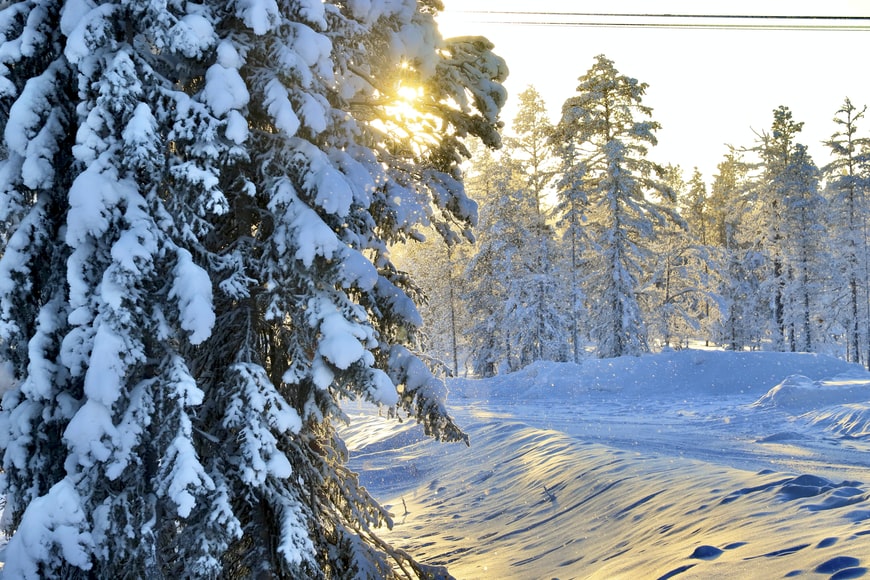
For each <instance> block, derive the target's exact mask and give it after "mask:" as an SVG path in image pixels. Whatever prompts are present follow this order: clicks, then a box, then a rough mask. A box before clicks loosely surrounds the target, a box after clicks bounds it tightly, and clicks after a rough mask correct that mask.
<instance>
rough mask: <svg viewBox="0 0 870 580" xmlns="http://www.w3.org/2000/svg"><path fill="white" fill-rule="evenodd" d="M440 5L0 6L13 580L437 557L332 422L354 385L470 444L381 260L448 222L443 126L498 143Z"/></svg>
mask: <svg viewBox="0 0 870 580" xmlns="http://www.w3.org/2000/svg"><path fill="white" fill-rule="evenodd" d="M438 8H439V3H438V2H437V0H427V1H421V2H415V1H413V0H405V1H400V2H391V3H370V2H362V1H341V2H338V1H328V2H322V1H321V0H278V1H265V0H263V1H260V0H235V1H233V2H229V3H226V2H212V1H207V2H204V3H199V4H191V3H182V2H168V3H166V2H157V3H155V2H144V1H123V2H105V3H101V4H95V3H92V2H89V1H87V0H68V1H66V2H42V1H40V0H28V1H24V2H17V3H13V4H7V5H6V6H5V7H4V8H3V9H2V11H0V41H2V43H0V98H2V102H3V105H2V107H0V124H2V127H3V131H4V138H3V150H4V151H5V156H4V159H3V161H2V164H0V223H2V224H3V229H2V232H0V234H2V245H3V248H2V252H3V255H2V258H0V349H2V352H0V357H2V359H3V360H5V361H8V363H9V366H10V369H11V374H12V375H13V377H14V378H15V382H16V384H15V386H14V388H12V389H11V390H10V391H9V392H7V393H6V394H5V396H4V397H3V402H2V412H0V446H2V450H3V471H4V473H3V479H2V488H3V492H4V493H5V494H6V496H7V501H8V508H7V512H6V513H7V517H6V521H5V525H6V529H7V530H8V531H9V532H10V533H11V535H12V537H11V540H10V542H9V546H8V548H7V552H6V568H5V573H6V574H7V575H9V577H16V578H45V577H70V578H74V577H100V578H125V577H148V578H165V577H214V576H218V575H221V576H226V577H277V578H335V577H341V578H372V577H390V576H419V577H425V576H431V575H439V574H441V575H443V574H445V572H444V571H443V570H440V569H431V568H428V567H426V566H423V565H421V564H418V563H417V562H415V561H414V560H413V559H412V558H411V557H410V556H409V555H408V554H406V553H404V552H402V551H401V550H397V549H394V548H392V547H390V546H388V545H386V544H384V543H383V542H381V541H380V540H379V539H378V538H377V537H376V536H375V535H374V532H373V530H374V529H375V528H376V527H377V526H379V525H382V524H387V525H389V524H390V518H389V515H388V514H387V513H386V511H385V510H384V509H383V508H381V507H380V506H378V505H377V503H376V502H375V501H374V500H373V499H372V498H371V497H370V496H369V495H368V494H367V493H366V492H365V490H364V489H362V488H361V487H360V486H359V485H358V483H357V480H356V476H355V475H354V474H353V473H351V472H349V471H348V469H347V468H346V467H345V461H346V458H347V451H346V450H345V448H344V445H343V443H342V442H341V440H340V438H339V437H337V435H336V432H335V422H336V421H337V420H338V421H340V420H342V419H343V414H342V412H341V409H340V407H339V401H340V400H341V399H342V398H351V399H353V398H364V399H367V400H369V401H372V402H375V403H378V404H383V405H388V406H395V407H396V408H397V409H399V410H400V411H401V412H403V413H407V414H408V415H411V416H413V417H415V418H416V419H417V420H418V421H420V422H421V423H422V424H423V425H424V427H425V430H426V432H427V433H429V434H430V435H432V436H434V437H436V438H438V439H440V440H445V441H455V440H459V441H462V440H465V435H464V434H463V433H462V431H461V430H460V429H459V428H458V427H457V426H456V425H455V424H454V423H453V421H452V420H451V419H450V418H449V416H448V415H447V413H446V410H445V407H444V393H443V388H442V387H441V383H440V381H439V380H437V379H436V378H435V377H434V376H433V375H432V374H431V372H430V371H429V370H428V368H427V367H426V366H425V364H424V363H423V362H422V361H421V360H420V358H419V357H418V356H416V355H415V354H413V353H412V351H411V350H409V348H407V346H406V344H413V341H414V338H415V333H416V331H417V327H418V326H419V324H420V317H419V314H418V312H417V310H416V307H415V305H414V301H413V298H414V297H415V296H416V294H415V292H416V290H415V286H414V284H413V282H412V281H411V280H409V279H408V277H407V276H406V275H405V274H403V273H402V272H400V271H399V270H398V269H397V268H396V267H395V266H394V264H393V262H392V260H391V257H390V253H389V246H390V244H392V243H394V242H397V241H401V240H405V239H412V238H415V237H417V236H418V229H419V227H420V226H431V227H433V228H435V229H436V230H437V231H438V232H439V234H440V235H441V236H442V237H443V238H444V239H445V240H448V241H450V242H451V243H452V242H455V241H456V240H459V239H461V238H462V237H463V236H465V237H469V236H470V234H469V229H470V227H471V226H472V225H473V224H474V223H475V220H476V205H475V204H474V203H473V202H472V201H470V199H469V198H468V197H466V195H465V193H464V190H463V187H462V183H461V177H462V174H461V171H460V163H461V162H462V161H463V160H464V158H465V157H467V155H468V150H467V148H466V146H465V145H464V140H465V139H467V138H470V137H478V138H480V139H481V140H482V141H483V142H484V143H486V144H487V145H488V146H498V144H499V140H500V137H499V134H498V129H499V128H500V122H499V120H498V113H499V109H500V108H501V106H502V104H503V103H504V100H505V93H504V89H503V88H502V86H501V84H500V82H501V81H502V80H503V79H504V77H505V75H506V68H505V66H504V63H503V62H502V61H501V60H500V59H499V58H497V57H495V56H494V55H493V54H492V52H491V48H492V46H491V44H490V43H488V42H487V41H486V40H485V39H482V38H461V39H453V40H447V41H442V40H441V39H440V37H439V35H438V32H437V29H436V27H435V24H434V19H433V18H434V14H435V12H436V11H437V10H438ZM407 87H410V88H412V89H413V91H414V95H415V97H414V98H413V99H412V100H409V98H408V96H407V91H405V92H403V91H402V89H403V88H407ZM408 108H410V110H412V111H415V112H416V113H414V114H410V113H409V114H404V113H403V111H405V110H406V109H408ZM410 135H413V136H414V138H413V139H411V140H409V139H408V136H410Z"/></svg>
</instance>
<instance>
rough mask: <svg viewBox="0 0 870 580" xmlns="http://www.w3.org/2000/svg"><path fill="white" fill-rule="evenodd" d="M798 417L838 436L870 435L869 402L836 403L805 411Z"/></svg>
mask: <svg viewBox="0 0 870 580" xmlns="http://www.w3.org/2000/svg"><path fill="white" fill-rule="evenodd" d="M800 418H801V419H803V420H805V421H807V422H808V423H809V424H810V425H813V426H816V427H820V428H822V429H823V430H825V431H827V432H829V433H832V434H834V435H837V436H839V437H847V438H855V439H857V438H861V437H870V403H852V404H847V405H836V406H834V407H830V408H827V409H823V410H818V411H811V412H809V413H805V414H803V415H801V417H800Z"/></svg>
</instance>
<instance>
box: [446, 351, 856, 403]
mask: <svg viewBox="0 0 870 580" xmlns="http://www.w3.org/2000/svg"><path fill="white" fill-rule="evenodd" d="M791 375H800V376H803V377H806V378H807V379H808V380H810V381H815V380H821V379H828V378H829V377H831V376H834V375H842V376H843V377H849V380H852V381H858V382H863V383H866V384H870V373H868V372H867V371H865V370H863V369H862V368H861V367H860V366H858V365H856V364H853V363H847V362H845V361H842V360H839V359H837V358H834V357H831V356H827V355H818V354H806V353H781V352H723V351H706V350H691V349H686V350H681V351H671V352H663V353H656V354H648V355H644V356H640V357H620V358H615V359H586V360H584V361H582V362H581V363H580V364H573V363H554V362H536V363H533V364H531V365H529V366H527V367H525V368H524V369H522V370H520V371H517V372H515V373H510V374H505V375H499V376H496V377H492V378H488V379H480V380H477V379H455V380H453V381H451V383H450V387H451V396H452V397H454V398H459V399H475V400H503V399H514V400H539V399H553V398H565V397H572V398H573V397H578V396H582V395H583V394H586V393H589V392H625V393H648V394H649V395H656V394H674V393H679V394H680V395H681V396H683V397H687V398H694V397H695V396H696V395H700V396H704V397H709V396H730V395H761V394H763V393H764V392H765V391H766V390H767V389H769V388H770V386H771V385H777V384H778V383H780V382H781V381H783V380H785V379H787V378H788V377H789V376H791ZM844 380H845V379H844ZM868 393H870V391H868ZM865 398H866V399H870V394H868V396H867V397H865ZM836 402H843V401H836Z"/></svg>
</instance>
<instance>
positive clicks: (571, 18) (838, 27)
mask: <svg viewBox="0 0 870 580" xmlns="http://www.w3.org/2000/svg"><path fill="white" fill-rule="evenodd" d="M449 14H450V15H458V14H468V15H477V16H481V17H487V16H492V17H498V19H494V18H473V19H466V21H467V22H474V23H478V24H501V25H519V26H569V27H582V28H652V29H671V30H802V31H837V32H850V31H851V32H867V31H870V16H828V15H794V14H782V15H779V14H763V15H742V14H641V13H615V12H538V11H509V10H456V11H450V13H449ZM514 16H516V17H523V18H516V19H512V18H510V17H514ZM529 17H533V18H538V19H532V18H529ZM545 18H546V19H545ZM591 19H598V20H591ZM601 19H605V20H601ZM606 19H617V20H614V21H609V20H606ZM618 19H622V20H621V21H620V20H618ZM625 19H628V21H626V20H625ZM640 19H644V21H643V22H637V21H636V20H640ZM632 20H635V21H634V22H632ZM656 20H659V22H656ZM662 20H663V21H664V22H660V21H662ZM674 20H684V21H688V22H673V21H674ZM716 20H720V21H721V20H725V21H727V22H724V23H723V22H716ZM668 21H671V22H668ZM705 21H706V22H705ZM738 21H739V22H738Z"/></svg>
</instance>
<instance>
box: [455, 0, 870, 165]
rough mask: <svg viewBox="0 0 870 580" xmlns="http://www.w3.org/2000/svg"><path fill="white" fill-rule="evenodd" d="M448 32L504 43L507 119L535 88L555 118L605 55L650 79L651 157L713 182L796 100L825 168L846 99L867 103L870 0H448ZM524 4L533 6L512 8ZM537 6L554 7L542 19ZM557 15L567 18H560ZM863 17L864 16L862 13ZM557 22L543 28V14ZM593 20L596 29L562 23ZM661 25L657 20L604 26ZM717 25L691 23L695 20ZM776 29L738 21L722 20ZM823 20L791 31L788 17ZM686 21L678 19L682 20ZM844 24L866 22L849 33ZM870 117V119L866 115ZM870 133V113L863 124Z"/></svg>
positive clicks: (805, 136) (798, 116) (500, 47)
mask: <svg viewBox="0 0 870 580" xmlns="http://www.w3.org/2000/svg"><path fill="white" fill-rule="evenodd" d="M443 3H444V7H445V10H444V12H443V13H442V14H441V15H440V16H439V27H440V29H441V32H442V34H443V35H444V36H445V37H451V36H466V35H475V36H477V35H479V36H485V37H487V38H489V39H490V40H491V41H493V43H494V44H495V52H496V54H498V55H500V56H501V57H503V58H504V59H505V60H506V61H507V64H508V68H509V69H510V76H509V77H508V79H507V81H506V83H505V85H506V87H507V89H508V92H509V95H510V97H509V101H508V104H507V106H506V108H505V110H504V112H503V114H502V119H503V120H504V121H505V123H506V124H507V126H508V127H509V126H510V124H511V123H512V121H513V119H514V117H515V116H516V103H517V98H516V96H517V95H518V94H519V93H520V92H522V91H523V90H524V89H525V88H527V87H528V86H529V85H533V86H534V87H535V88H536V89H537V90H538V92H540V93H541V95H542V96H543V98H544V100H545V102H546V104H547V107H548V109H549V111H550V113H551V117H552V118H553V120H554V121H557V120H558V115H559V112H560V110H561V107H562V103H563V102H564V101H565V100H566V99H568V98H569V97H571V96H573V95H574V94H575V90H576V86H577V78H578V77H579V76H581V75H583V74H584V73H585V72H586V71H587V70H588V69H589V68H590V67H591V66H592V64H593V60H594V57H595V56H596V55H598V54H604V55H606V56H607V57H608V58H609V59H611V60H613V61H614V63H615V66H616V68H617V70H618V71H619V72H620V73H622V74H624V75H627V76H629V77H634V78H636V79H638V80H639V81H641V82H645V83H647V84H648V85H649V88H648V89H647V94H646V96H645V98H644V104H645V105H648V106H650V107H652V108H653V119H654V120H656V121H658V122H659V123H661V125H662V129H661V130H660V131H659V132H658V135H657V136H658V139H659V144H658V146H656V147H654V148H653V149H652V151H651V152H650V158H652V159H653V160H654V161H657V162H659V163H671V164H675V165H680V166H681V167H682V168H683V170H684V173H685V177H686V178H687V179H688V178H689V177H690V176H691V172H692V169H693V168H694V167H698V168H699V169H700V171H701V172H702V174H703V175H704V178H705V179H706V180H707V181H708V182H709V181H711V178H712V176H713V175H714V174H715V173H716V165H717V164H718V163H719V162H720V161H722V158H723V157H724V155H725V154H726V153H727V151H728V147H727V146H728V145H733V146H735V147H751V146H752V145H754V144H755V142H756V140H757V138H758V137H757V134H760V133H761V132H762V131H765V130H767V129H769V127H770V125H771V123H772V121H773V110H774V109H775V108H777V107H778V106H780V105H785V106H787V107H789V108H790V109H791V110H792V112H793V115H794V119H795V120H796V121H802V122H804V129H803V131H802V133H801V134H800V135H799V137H798V140H799V142H801V143H803V144H805V145H807V147H809V151H810V154H811V155H812V156H813V159H814V160H815V162H816V164H818V165H820V166H821V165H824V164H825V163H827V162H828V161H829V156H828V155H829V152H828V149H827V148H826V147H825V146H824V145H823V144H822V142H823V141H824V140H826V139H829V138H830V137H831V135H832V134H833V132H834V131H835V130H836V126H835V125H834V123H833V121H832V119H833V117H834V115H835V114H836V112H837V110H838V109H839V108H840V107H841V105H842V104H843V102H844V100H845V98H846V97H849V98H850V99H851V100H852V102H853V104H855V105H856V106H859V107H862V106H864V105H865V104H870V67H868V64H867V48H868V47H870V1H867V0H857V1H856V0H827V1H826V2H815V1H813V2H808V1H788V0H754V1H751V2H747V1H745V0H735V1H731V2H728V3H724V2H715V3H714V2H703V3H702V2H697V1H696V0H695V1H685V0H684V1H678V0H646V1H643V2H640V1H636V0H607V1H605V0H535V1H534V2H530V1H522V0H443ZM510 12H514V13H516V12H524V13H525V14H510ZM538 13H550V14H547V15H543V16H542V15H539V14H538ZM553 13H560V14H553ZM566 13H582V14H590V13H619V14H680V15H681V14H707V15H710V14H715V15H729V16H737V15H767V16H823V17H832V16H837V17H843V16H845V17H851V18H852V19H851V20H829V19H815V20H812V21H809V20H795V19H788V20H779V19H778V20H772V19H764V20H742V19H736V18H728V19H715V20H714V19H698V18H693V19H676V18H658V19H653V18H604V17H591V16H583V15H580V16H570V15H566ZM856 17H857V18H866V20H855V18H856ZM542 21H544V22H550V23H553V24H536V23H538V22H542ZM569 21H570V22H581V21H582V22H593V23H596V24H599V25H597V26H578V25H568V24H561V23H565V22H569ZM619 23H622V24H625V23H631V24H640V23H647V24H656V25H663V24H667V25H669V26H659V27H652V28H651V27H637V26H632V27H626V26H600V24H619ZM689 23H692V24H695V25H713V26H714V27H713V28H700V29H699V28H689V27H685V25H686V24H689ZM723 24H724V25H730V26H733V25H754V26H758V25H759V24H767V25H772V26H773V27H780V28H774V29H764V30H762V29H749V30H747V29H734V28H723V27H721V26H722V25H723ZM786 24H788V25H801V26H806V25H810V26H819V25H825V26H828V27H829V28H836V27H839V28H836V29H828V30H819V29H807V28H803V29H799V30H794V29H783V28H781V26H782V25H786ZM674 25H678V26H674ZM845 26H849V27H854V28H857V29H846V28H844V27H845ZM868 117H870V115H868ZM863 133H864V134H865V135H870V119H868V120H866V121H865V122H864V124H863Z"/></svg>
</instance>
